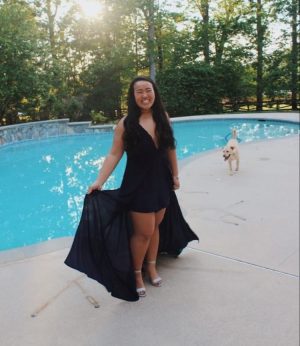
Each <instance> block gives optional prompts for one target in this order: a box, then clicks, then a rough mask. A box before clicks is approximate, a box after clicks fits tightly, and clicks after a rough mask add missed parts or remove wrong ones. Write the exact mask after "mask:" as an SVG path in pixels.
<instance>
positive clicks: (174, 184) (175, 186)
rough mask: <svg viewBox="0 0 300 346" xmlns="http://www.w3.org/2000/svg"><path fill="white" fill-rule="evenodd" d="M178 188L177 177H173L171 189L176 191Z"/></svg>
mask: <svg viewBox="0 0 300 346" xmlns="http://www.w3.org/2000/svg"><path fill="white" fill-rule="evenodd" d="M179 188H180V182H179V177H177V176H176V177H173V189H174V190H178V189H179Z"/></svg>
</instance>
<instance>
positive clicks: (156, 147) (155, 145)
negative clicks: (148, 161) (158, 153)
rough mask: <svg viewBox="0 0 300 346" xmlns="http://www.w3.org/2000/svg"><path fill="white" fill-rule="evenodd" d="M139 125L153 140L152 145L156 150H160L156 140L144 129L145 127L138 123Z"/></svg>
mask: <svg viewBox="0 0 300 346" xmlns="http://www.w3.org/2000/svg"><path fill="white" fill-rule="evenodd" d="M138 124H139V125H140V127H141V128H142V129H143V130H144V131H145V132H146V133H147V135H148V136H149V137H150V138H151V141H152V143H153V145H154V147H155V149H157V150H158V149H159V147H158V146H157V144H156V142H155V140H154V138H153V137H152V136H151V135H150V133H149V132H148V131H147V130H146V129H145V128H144V126H142V125H141V124H140V123H138Z"/></svg>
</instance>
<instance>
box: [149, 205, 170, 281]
mask: <svg viewBox="0 0 300 346" xmlns="http://www.w3.org/2000/svg"><path fill="white" fill-rule="evenodd" d="M165 211H166V209H161V210H159V211H158V212H156V213H155V228H154V232H153V235H152V237H151V240H150V243H149V247H148V250H147V254H146V261H147V263H148V264H147V271H148V273H149V276H150V279H151V280H152V281H153V280H154V279H156V278H157V277H158V276H159V275H158V274H157V270H156V265H155V262H156V258H157V251H158V245H159V225H160V223H161V222H162V220H163V218H164V215H165ZM149 262H152V263H149ZM153 262H154V263H153Z"/></svg>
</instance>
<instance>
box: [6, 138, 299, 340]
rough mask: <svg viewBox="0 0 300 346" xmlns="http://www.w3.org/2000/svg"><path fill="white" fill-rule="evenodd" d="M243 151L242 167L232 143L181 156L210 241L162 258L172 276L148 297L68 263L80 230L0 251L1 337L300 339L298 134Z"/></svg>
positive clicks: (184, 197)
mask: <svg viewBox="0 0 300 346" xmlns="http://www.w3.org/2000/svg"><path fill="white" fill-rule="evenodd" d="M240 150H241V169H240V171H239V172H238V173H236V174H234V175H233V176H229V175H228V171H227V165H226V163H224V162H223V160H222V155H221V151H213V152H209V153H205V154H201V155H198V156H197V157H195V158H192V159H188V160H185V162H183V163H182V164H181V166H182V167H181V181H182V188H181V190H180V191H178V197H179V200H180V203H181V206H182V209H183V212H184V214H185V215H186V218H187V220H188V221H189V224H190V225H191V226H192V228H193V229H194V230H195V231H196V232H197V234H198V235H199V237H200V243H199V244H198V243H197V242H193V243H190V245H189V247H188V248H187V249H186V250H185V251H184V253H183V254H182V255H181V256H180V257H179V258H177V259H173V258H169V257H161V258H160V260H159V271H160V274H161V276H162V277H163V279H164V284H163V287H161V288H155V287H152V286H150V285H147V294H148V295H147V297H146V298H145V299H143V300H140V301H139V302H136V303H127V302H123V301H120V300H118V299H114V298H112V297H111V296H110V295H109V294H107V293H106V291H105V289H104V288H103V287H102V286H100V285H99V284H97V283H96V282H95V281H93V280H90V279H88V278H86V277H85V276H84V275H81V274H80V273H78V272H76V271H73V270H71V269H69V268H68V267H66V266H65V265H64V264H63V261H64V258H65V256H66V254H67V252H68V246H69V244H70V239H62V240H58V241H53V242H49V243H46V244H43V245H38V246H33V247H28V248H24V249H22V250H20V249H19V250H12V251H6V252H2V253H0V282H1V293H0V344H1V345H3V346H15V345H16V346H19V345H20V346H30V345H33V346H48V345H49V346H65V345H66V346H69V345H70V346H99V345H100V346H102V345H103V346H116V345H121V346H123V345H126V346H127V345H128V346H135V345H138V346H140V345H143V346H148V345H149V346H152V345H162V346H168V345H170V346H176V345H180V346H181V345H186V346H192V345H197V346H198V345H199V346H227V345H230V346H248V345H249V346H277V345H278V346H298V345H299V138H298V137H297V136H295V137H288V138H284V139H277V140H270V141H259V142H254V143H250V144H243V145H241V148H240ZM34 316H35V317H34Z"/></svg>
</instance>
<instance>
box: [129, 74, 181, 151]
mask: <svg viewBox="0 0 300 346" xmlns="http://www.w3.org/2000/svg"><path fill="white" fill-rule="evenodd" d="M139 81H146V82H149V83H151V84H152V86H153V90H154V94H155V100H154V103H153V106H152V116H153V120H154V122H155V125H156V136H157V140H158V145H159V147H160V148H165V149H167V148H170V149H174V148H175V139H174V136H173V130H172V128H171V126H170V123H169V119H168V118H167V113H166V111H165V107H164V105H163V103H162V101H161V97H160V95H159V92H158V89H157V86H156V85H155V83H154V82H153V81H152V79H150V78H148V77H142V76H139V77H136V78H134V79H133V81H132V82H131V83H130V86H129V89H128V98H127V103H128V110H127V117H126V119H125V122H124V126H125V132H124V137H123V139H124V144H125V149H126V150H130V149H132V148H134V147H135V146H136V145H138V142H139V138H140V137H139V132H138V130H137V129H138V122H139V117H140V115H141V110H140V108H139V107H138V105H137V104H136V102H135V97H134V84H135V83H136V82H139Z"/></svg>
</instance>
